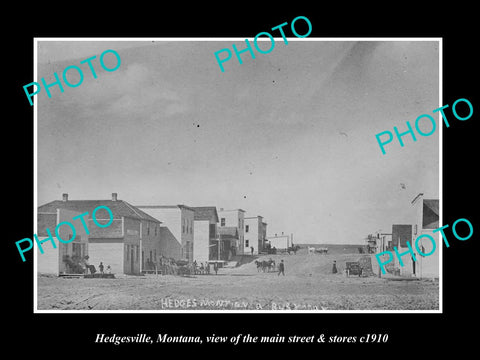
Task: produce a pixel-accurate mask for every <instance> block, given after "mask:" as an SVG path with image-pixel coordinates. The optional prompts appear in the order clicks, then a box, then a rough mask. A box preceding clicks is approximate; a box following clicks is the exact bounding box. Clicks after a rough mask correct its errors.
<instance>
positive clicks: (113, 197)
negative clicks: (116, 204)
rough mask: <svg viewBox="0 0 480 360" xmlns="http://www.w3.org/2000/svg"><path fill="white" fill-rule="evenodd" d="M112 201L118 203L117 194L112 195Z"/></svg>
mask: <svg viewBox="0 0 480 360" xmlns="http://www.w3.org/2000/svg"><path fill="white" fill-rule="evenodd" d="M112 201H117V193H112Z"/></svg>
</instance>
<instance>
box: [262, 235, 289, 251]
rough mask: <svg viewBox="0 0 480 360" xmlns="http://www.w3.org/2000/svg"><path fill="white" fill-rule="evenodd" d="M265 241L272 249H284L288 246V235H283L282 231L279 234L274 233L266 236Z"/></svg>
mask: <svg viewBox="0 0 480 360" xmlns="http://www.w3.org/2000/svg"><path fill="white" fill-rule="evenodd" d="M267 241H268V243H269V245H270V247H271V248H272V249H273V248H276V249H277V250H280V249H282V250H285V249H287V248H288V247H289V246H290V237H289V236H288V235H284V234H283V232H282V234H281V235H277V234H275V235H274V236H268V237H267Z"/></svg>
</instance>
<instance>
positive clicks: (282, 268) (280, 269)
mask: <svg viewBox="0 0 480 360" xmlns="http://www.w3.org/2000/svg"><path fill="white" fill-rule="evenodd" d="M280 274H283V276H285V264H284V263H283V259H282V261H280V264H278V274H277V276H280Z"/></svg>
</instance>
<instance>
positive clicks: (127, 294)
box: [37, 254, 439, 310]
mask: <svg viewBox="0 0 480 360" xmlns="http://www.w3.org/2000/svg"><path fill="white" fill-rule="evenodd" d="M271 257H272V258H273V259H274V260H275V261H276V262H277V263H278V262H279V261H280V260H281V259H284V261H285V269H286V271H285V276H282V275H280V276H278V275H277V273H276V272H270V273H268V272H266V273H263V272H257V268H256V266H255V264H254V263H248V264H244V265H242V266H240V267H237V268H233V269H220V270H219V273H218V275H214V274H213V275H197V276H192V277H179V276H173V275H166V276H162V275H146V276H120V277H117V278H116V279H84V278H69V279H68V278H57V277H51V276H42V275H39V276H38V285H37V286H38V292H37V299H38V310H260V309H261V310H284V309H289V310H316V309H318V310H438V308H439V286H438V282H434V281H425V280H417V281H390V280H387V279H383V278H378V277H375V276H370V277H357V276H353V277H345V276H344V275H342V270H343V268H344V266H345V262H346V261H355V260H358V258H359V255H355V254H350V255H345V254H336V255H306V254H297V255H290V256H289V255H275V256H271ZM265 258H267V259H268V258H270V256H267V257H265ZM333 260H336V261H337V267H338V269H339V273H337V274H332V273H331V269H332V263H333Z"/></svg>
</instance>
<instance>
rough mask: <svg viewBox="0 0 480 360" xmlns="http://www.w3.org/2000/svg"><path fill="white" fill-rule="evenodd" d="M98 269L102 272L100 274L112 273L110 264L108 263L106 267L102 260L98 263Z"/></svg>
mask: <svg viewBox="0 0 480 360" xmlns="http://www.w3.org/2000/svg"><path fill="white" fill-rule="evenodd" d="M104 270H105V272H104ZM98 271H99V272H100V274H111V273H112V268H111V267H110V265H107V267H106V268H105V267H104V265H103V262H101V261H100V264H99V265H98Z"/></svg>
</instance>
